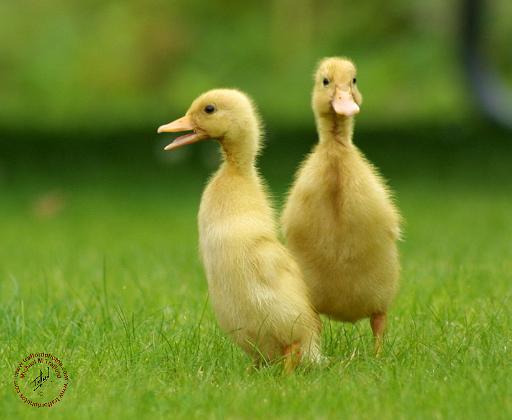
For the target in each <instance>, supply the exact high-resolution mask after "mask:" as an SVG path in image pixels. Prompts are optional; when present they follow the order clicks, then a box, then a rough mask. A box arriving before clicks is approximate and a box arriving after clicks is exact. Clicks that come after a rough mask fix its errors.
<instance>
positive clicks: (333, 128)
mask: <svg viewBox="0 0 512 420" xmlns="http://www.w3.org/2000/svg"><path fill="white" fill-rule="evenodd" d="M316 124H317V128H318V134H319V135H320V143H325V142H332V141H335V142H337V143H340V144H343V145H345V146H348V145H350V144H352V134H353V132H354V119H353V118H352V117H344V116H340V115H336V114H334V115H326V116H317V118H316Z"/></svg>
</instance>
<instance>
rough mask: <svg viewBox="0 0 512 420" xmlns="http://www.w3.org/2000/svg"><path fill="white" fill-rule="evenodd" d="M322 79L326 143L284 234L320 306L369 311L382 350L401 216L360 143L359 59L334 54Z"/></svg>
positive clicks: (296, 188)
mask: <svg viewBox="0 0 512 420" xmlns="http://www.w3.org/2000/svg"><path fill="white" fill-rule="evenodd" d="M314 83H315V85H314V89H313V100H312V106H313V111H314V114H315V119H316V125H317V129H318V133H319V143H318V144H317V145H316V146H315V148H314V149H313V152H312V153H311V154H310V155H309V156H308V157H307V158H306V160H305V161H304V162H303V163H302V165H301V167H300V169H299V171H298V173H297V175H296V179H295V183H294V185H293V187H292V188H291V191H290V193H289V197H288V201H287V203H286V207H285V210H284V213H283V217H282V224H283V229H284V234H285V236H286V239H287V241H288V247H289V249H290V251H292V253H293V254H294V256H295V258H296V261H297V262H298V263H299V265H300V266H301V269H302V272H303V275H304V279H305V281H306V283H307V285H308V287H309V289H310V294H311V299H312V301H313V306H314V307H315V309H316V310H317V311H319V312H320V313H323V314H326V315H328V316H329V317H331V318H333V319H336V320H340V321H349V322H355V321H357V320H359V319H362V318H367V317H369V318H370V324H371V327H372V331H373V334H374V337H375V351H376V352H377V353H379V352H380V349H381V343H382V336H383V333H384V329H385V325H386V314H387V311H388V307H389V305H390V303H391V302H392V300H393V298H394V297H395V295H396V293H397V291H398V280H399V272H400V263H399V256H398V250H397V240H398V239H399V238H400V215H399V213H398V210H397V209H396V208H395V206H394V204H393V202H392V199H391V197H390V192H389V190H388V188H387V187H386V185H385V182H384V181H383V179H382V178H381V177H380V175H379V173H378V171H377V169H376V168H375V167H374V166H373V165H372V164H371V163H370V162H368V160H366V158H365V157H364V155H363V154H362V153H361V152H360V151H359V149H358V148H357V147H356V146H355V145H354V144H353V143H352V133H353V125H354V119H353V116H354V115H355V114H357V113H358V112H359V106H360V105H361V102H362V97H361V93H360V92H359V90H358V88H357V84H356V68H355V66H354V64H353V63H352V62H351V61H349V60H347V59H343V58H326V59H324V60H322V61H321V62H320V64H319V66H318V69H317V71H316V75H315V80H314Z"/></svg>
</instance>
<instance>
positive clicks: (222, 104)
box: [158, 89, 260, 163]
mask: <svg viewBox="0 0 512 420" xmlns="http://www.w3.org/2000/svg"><path fill="white" fill-rule="evenodd" d="M183 131H191V133H188V134H185V135H183V136H180V137H178V138H176V139H175V140H174V141H173V142H172V143H170V144H169V145H168V146H166V147H165V150H174V149H177V148H178V147H181V146H185V145H187V144H192V143H197V142H198V141H201V140H207V139H216V140H218V141H219V142H220V144H221V146H222V149H223V151H224V156H225V158H227V159H228V160H230V161H235V162H239V163H241V162H246V161H247V160H249V161H251V160H254V158H255V157H256V154H257V153H258V150H259V146H260V134H259V133H260V121H259V119H258V115H257V112H256V109H255V106H254V104H253V103H252V101H251V100H250V99H249V97H248V96H247V95H246V94H244V93H242V92H240V91H238V90H236V89H214V90H210V91H208V92H206V93H203V94H202V95H201V96H199V97H198V98H197V99H196V100H194V102H192V105H191V106H190V108H189V109H188V111H187V113H186V114H185V116H184V117H182V118H179V119H178V120H176V121H173V122H171V123H169V124H165V125H162V126H160V127H159V128H158V133H177V132H183Z"/></svg>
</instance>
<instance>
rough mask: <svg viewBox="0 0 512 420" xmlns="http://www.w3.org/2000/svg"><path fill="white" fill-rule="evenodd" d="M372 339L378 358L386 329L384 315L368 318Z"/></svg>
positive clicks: (374, 315)
mask: <svg viewBox="0 0 512 420" xmlns="http://www.w3.org/2000/svg"><path fill="white" fill-rule="evenodd" d="M370 325H371V326H372V331H373V338H374V340H375V355H376V356H378V355H379V354H380V352H381V351H382V339H383V337H384V330H385V329H386V314H373V315H372V316H371V318H370Z"/></svg>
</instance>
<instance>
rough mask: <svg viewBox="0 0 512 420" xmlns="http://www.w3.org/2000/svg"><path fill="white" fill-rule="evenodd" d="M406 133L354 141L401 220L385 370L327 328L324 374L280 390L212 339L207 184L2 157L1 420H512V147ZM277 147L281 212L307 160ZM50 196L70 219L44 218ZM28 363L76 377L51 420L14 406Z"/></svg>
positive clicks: (72, 158)
mask: <svg viewBox="0 0 512 420" xmlns="http://www.w3.org/2000/svg"><path fill="white" fill-rule="evenodd" d="M415 132H416V131H413V132H411V138H409V139H407V137H408V136H407V135H404V137H405V139H404V138H402V139H396V138H394V137H393V138H389V137H385V138H383V139H382V141H377V140H374V139H375V138H379V135H378V133H366V134H365V133H362V134H361V136H360V142H359V143H360V144H362V147H363V148H364V150H366V151H368V155H369V156H370V157H371V158H372V160H374V161H375V162H377V163H378V165H379V166H380V167H381V168H382V170H383V172H384V173H385V174H386V176H387V177H388V178H390V181H391V184H392V186H393V188H394V190H395V191H396V193H397V200H398V203H399V206H400V208H401V210H402V212H403V214H404V217H405V219H406V220H407V225H406V227H405V231H406V237H405V241H404V242H403V244H402V245H401V252H402V260H403V275H402V289H401V293H400V295H399V298H398V299H397V301H396V304H395V306H394V307H393V311H392V313H391V317H390V325H389V327H390V328H389V332H388V335H387V340H386V345H385V350H384V353H383V355H382V357H381V358H379V359H375V358H374V357H373V355H372V339H371V334H370V331H369V328H368V325H367V323H366V322H361V323H359V324H356V325H344V324H339V323H329V322H328V321H327V320H324V326H325V328H324V336H323V347H324V352H325V354H326V355H327V356H328V358H329V364H328V365H327V366H325V367H322V368H315V369H312V370H310V371H299V372H297V374H295V375H293V376H291V377H283V376H282V375H281V374H280V371H279V369H277V368H268V369H263V370H261V371H258V372H248V371H247V367H248V365H249V360H248V359H247V358H246V356H245V355H244V354H242V353H241V351H240V350H239V349H238V348H236V347H235V346H233V345H232V344H231V342H230V341H229V340H228V339H227V338H226V337H225V336H224V335H223V334H222V333H221V332H220V331H219V329H218V327H217V326H216V323H215V319H214V316H213V314H212V312H211V309H210V307H209V305H208V302H207V287H206V281H205V279H204V275H203V272H202V268H201V266H200V263H199V261H198V257H197V251H196V250H197V232H196V211H197V206H198V203H199V199H200V193H201V190H202V187H203V185H204V182H205V180H206V179H207V174H208V172H209V170H207V169H204V168H202V167H201V166H200V165H197V164H195V163H193V164H189V165H186V164H184V163H181V164H177V165H174V166H173V165H166V164H165V163H163V162H161V161H160V162H159V161H157V160H155V159H154V158H153V154H152V152H150V151H149V149H150V148H151V147H147V148H146V149H143V148H142V147H141V146H140V145H139V146H138V149H137V148H135V153H133V154H132V152H131V151H130V147H132V146H133V143H122V142H118V143H115V144H114V145H115V148H113V149H111V150H110V149H109V153H101V152H100V153H96V155H94V154H93V155H87V156H86V157H84V156H83V155H82V152H83V150H82V151H80V150H79V151H72V150H71V151H69V150H67V149H66V144H65V143H61V144H60V146H54V147H53V149H51V150H50V151H46V154H45V146H34V145H33V144H27V146H21V147H20V149H19V150H17V151H16V150H15V151H14V152H12V151H11V152H12V153H11V154H10V155H8V156H7V157H6V158H3V159H2V160H0V190H1V191H2V193H1V194H2V195H1V205H0V232H1V233H0V235H1V238H2V241H1V243H0V340H1V345H0V372H1V376H0V378H1V379H0V417H1V418H6V419H14V418H25V417H26V418H32V417H36V416H37V417H40V416H42V417H49V416H52V417H54V416H56V417H59V418H106V417H110V418H136V417H138V418H204V417H208V418H210V417H211V418H223V417H227V418H240V417H245V418H273V417H279V418H296V417H301V418H302V417H303V418H365V419H366V418H379V419H397V418H461V419H462V418H464V419H468V418H482V417H484V416H485V417H486V418H493V419H495V418H510V417H511V416H512V399H511V398H510V390H511V389H512V379H511V377H512V376H511V373H512V369H511V349H512V342H511V341H512V340H511V333H510V325H511V321H512V309H511V306H512V299H511V286H510V285H511V284H512V283H511V281H512V258H511V252H512V198H511V192H512V178H511V177H510V157H511V156H512V153H511V151H512V144H510V143H507V139H506V138H503V137H501V138H500V137H499V136H498V135H495V136H494V138H492V137H489V135H486V136H479V135H472V136H469V137H468V134H467V133H466V134H464V133H460V132H459V131H454V133H455V134H454V133H451V132H447V133H444V134H443V133H441V134H438V135H437V137H440V138H443V137H447V138H446V139H441V140H432V139H431V138H430V136H431V132H425V134H423V135H416V134H415V135H414V137H412V133H415ZM417 132H421V130H417ZM380 137H382V136H380ZM450 138H455V139H456V140H449V139H450ZM150 143H151V142H150ZM285 144H286V145H293V146H294V147H293V153H291V154H290V155H288V154H289V152H287V151H286V150H284V149H282V148H279V147H277V143H276V142H274V143H271V144H270V145H269V147H268V148H267V152H266V154H265V155H264V157H263V162H262V163H263V164H262V166H263V173H264V174H265V175H267V176H269V177H270V179H269V183H270V186H271V187H272V190H274V191H275V192H276V196H277V197H282V193H283V192H284V191H285V189H286V185H287V183H288V182H289V180H290V177H291V174H292V173H293V168H294V166H295V164H296V163H297V161H298V160H299V159H300V154H301V153H302V152H304V151H305V150H307V149H308V147H309V145H308V144H306V143H304V142H300V143H298V144H297V145H295V144H294V143H293V137H292V138H291V139H290V140H289V141H288V142H286V143H285ZM32 146H34V148H32ZM4 150H5V148H4ZM21 150H23V152H25V153H24V154H25V155H27V154H29V155H30V157H25V158H22V157H21V156H22V154H21V153H20V151H21ZM201 150H202V152H203V153H206V154H209V153H210V152H212V150H213V148H212V147H209V146H207V145H206V146H204V147H203V148H202V149H201ZM27 151H29V152H30V153H26V152H27ZM139 152H140V153H139ZM118 153H120V154H122V155H123V157H122V158H121V157H119V158H118V157H117V154H118ZM195 153H199V152H198V151H197V150H196V152H195ZM127 156H129V159H130V161H129V162H127V161H126V157H127ZM195 156H199V154H197V155H195ZM277 158H279V159H280V160H277ZM276 162H279V164H276ZM54 190H57V191H59V193H58V194H60V195H61V196H62V199H63V201H64V208H63V210H62V211H61V212H60V213H58V214H57V215H55V216H53V217H42V216H37V212H35V211H34V202H35V201H37V200H38V197H40V196H41V195H42V194H46V193H47V192H48V191H54ZM39 351H44V352H51V353H53V354H54V355H56V356H58V357H60V358H61V360H62V361H63V362H64V365H65V366H66V368H67V370H68V372H69V375H70V387H69V389H68V391H67V393H66V395H65V396H64V398H63V401H62V402H60V403H58V404H57V405H56V406H55V407H53V408H51V409H36V408H33V407H29V406H28V405H26V404H24V403H23V402H22V401H21V400H19V399H18V398H17V396H16V395H15V392H14V390H13V384H12V380H13V373H14V369H15V367H16V365H17V363H18V362H19V361H20V360H21V359H22V358H23V357H24V356H25V355H27V354H29V353H31V352H39Z"/></svg>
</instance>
